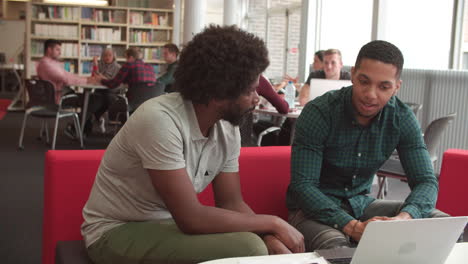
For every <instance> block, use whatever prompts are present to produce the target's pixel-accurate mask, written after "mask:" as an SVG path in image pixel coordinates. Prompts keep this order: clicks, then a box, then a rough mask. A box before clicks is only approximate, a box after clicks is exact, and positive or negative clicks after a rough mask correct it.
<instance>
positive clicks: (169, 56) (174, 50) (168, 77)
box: [157, 43, 179, 93]
mask: <svg viewBox="0 0 468 264" xmlns="http://www.w3.org/2000/svg"><path fill="white" fill-rule="evenodd" d="M162 50H163V52H162V54H163V58H164V61H165V62H166V63H167V69H166V72H165V73H164V74H163V75H161V76H160V77H159V78H158V80H157V82H158V83H160V84H163V85H165V87H166V88H165V90H164V91H165V92H166V93H172V92H175V90H174V89H173V87H172V84H173V83H174V72H175V70H176V68H177V57H178V56H179V48H178V47H177V45H175V44H172V43H168V44H166V45H164V46H163V49H162Z"/></svg>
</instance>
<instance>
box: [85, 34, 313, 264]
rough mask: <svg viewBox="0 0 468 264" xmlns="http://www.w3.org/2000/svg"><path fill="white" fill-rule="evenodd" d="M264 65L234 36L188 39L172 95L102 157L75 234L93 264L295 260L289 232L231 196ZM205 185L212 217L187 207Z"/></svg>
mask: <svg viewBox="0 0 468 264" xmlns="http://www.w3.org/2000/svg"><path fill="white" fill-rule="evenodd" d="M268 64H269V61H268V51H267V49H266V46H265V44H264V42H263V41H262V40H261V39H260V38H258V37H256V36H254V35H253V34H250V33H247V32H245V31H243V30H240V29H238V28H237V27H235V26H227V27H220V26H209V27H207V28H206V29H205V30H204V31H202V32H201V33H199V34H197V35H195V36H194V37H193V39H192V40H191V41H190V42H189V43H188V44H187V46H186V47H185V48H184V50H183V51H182V53H181V56H180V61H179V66H178V68H177V70H176V72H175V77H176V78H175V83H174V85H175V86H176V89H177V91H179V92H180V93H179V92H177V93H170V94H166V95H163V96H159V97H157V98H154V99H151V100H148V101H146V102H145V103H144V104H142V105H141V107H140V108H138V109H137V110H136V111H135V113H134V114H133V115H132V116H131V117H130V119H129V120H128V121H127V122H126V123H125V125H124V126H123V127H122V129H121V130H120V131H119V132H118V134H117V135H116V136H115V137H114V139H113V140H112V142H111V143H110V145H109V147H108V148H107V150H106V153H105V154H104V157H103V159H102V162H101V164H100V166H99V169H98V173H97V175H96V179H95V182H94V185H93V188H92V190H91V194H90V197H89V200H88V201H87V203H86V205H85V207H84V209H83V216H84V223H83V225H82V229H81V231H82V234H83V237H84V240H85V243H86V247H87V250H88V254H89V256H90V257H91V259H92V261H93V262H94V263H96V264H102V263H141V262H145V263H198V262H203V261H207V260H212V259H218V258H227V257H239V256H248V255H265V254H268V253H269V252H270V253H291V252H303V251H304V248H303V247H304V244H303V240H302V235H301V234H300V233H299V232H298V231H297V230H296V229H294V228H293V227H291V226H290V225H289V224H288V223H287V222H285V221H283V220H282V219H281V218H279V217H276V216H271V215H257V214H255V213H254V212H253V211H252V209H251V208H250V207H249V206H248V205H247V204H246V203H245V202H244V201H243V199H242V194H241V189H240V188H241V186H240V183H239V173H238V170H239V168H238V167H239V165H238V157H239V153H240V137H239V130H238V128H237V125H238V124H239V122H240V119H241V118H242V116H243V115H245V114H248V113H250V112H251V111H252V110H253V109H254V108H255V105H256V104H257V103H258V100H259V98H258V95H257V93H256V91H255V90H256V88H257V86H258V78H259V75H260V73H261V72H263V71H264V70H265V68H266V67H267V66H268ZM228 80H229V81H228ZM247 177H255V175H248V176H247ZM210 182H212V184H213V185H212V186H213V191H214V197H215V202H216V207H212V206H205V205H203V204H201V203H200V202H199V200H198V198H197V193H199V192H201V191H203V189H204V188H205V187H206V186H207V185H208V184H209V183H210Z"/></svg>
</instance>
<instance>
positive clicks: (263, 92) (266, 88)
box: [257, 75, 289, 114]
mask: <svg viewBox="0 0 468 264" xmlns="http://www.w3.org/2000/svg"><path fill="white" fill-rule="evenodd" d="M257 93H258V95H260V96H263V97H264V98H265V99H267V101H268V102H270V104H272V105H273V106H274V107H275V108H276V111H278V113H280V114H287V113H288V111H289V105H288V103H287V102H286V101H285V100H284V98H282V97H281V96H279V95H278V93H277V92H276V91H275V89H274V88H273V86H272V85H271V83H270V82H269V81H268V80H267V79H266V78H265V77H264V76H263V75H260V79H259V84H258V87H257Z"/></svg>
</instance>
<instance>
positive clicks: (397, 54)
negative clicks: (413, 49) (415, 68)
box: [354, 40, 404, 78]
mask: <svg viewBox="0 0 468 264" xmlns="http://www.w3.org/2000/svg"><path fill="white" fill-rule="evenodd" d="M363 59H373V60H378V61H381V62H383V63H387V64H392V65H393V66H395V67H396V68H397V74H396V76H397V78H400V74H401V71H402V69H403V62H404V59H403V54H402V53H401V51H400V49H398V48H397V46H395V45H393V44H392V43H390V42H387V41H384V40H374V41H371V42H369V43H367V44H366V45H364V46H362V48H361V50H360V51H359V54H358V56H357V58H356V63H355V65H354V67H355V68H356V69H358V68H359V66H360V65H361V61H362V60H363Z"/></svg>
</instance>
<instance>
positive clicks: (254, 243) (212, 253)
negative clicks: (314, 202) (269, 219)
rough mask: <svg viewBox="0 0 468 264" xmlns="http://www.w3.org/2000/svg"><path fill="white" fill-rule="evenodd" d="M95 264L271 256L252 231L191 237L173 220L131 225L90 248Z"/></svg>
mask: <svg viewBox="0 0 468 264" xmlns="http://www.w3.org/2000/svg"><path fill="white" fill-rule="evenodd" d="M88 255H89V256H90V258H91V259H92V260H93V262H94V263H95V264H106V263H112V264H118V263H126V264H132V263H184V264H185V263H198V262H203V261H208V260H213V259H220V258H230V257H240V256H259V255H268V250H267V248H266V246H265V244H264V243H263V240H262V239H261V238H260V237H259V236H258V235H256V234H254V233H250V232H237V233H219V234H206V235H188V234H185V233H183V232H182V231H180V230H179V228H178V227H177V225H176V224H175V222H174V220H173V219H168V220H160V221H150V222H130V223H126V224H123V225H121V226H119V227H116V228H114V229H112V230H110V231H108V232H106V233H105V234H104V235H102V236H101V238H99V240H97V241H96V242H94V243H93V244H92V245H91V246H89V247H88Z"/></svg>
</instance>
